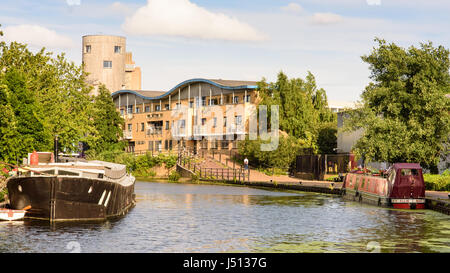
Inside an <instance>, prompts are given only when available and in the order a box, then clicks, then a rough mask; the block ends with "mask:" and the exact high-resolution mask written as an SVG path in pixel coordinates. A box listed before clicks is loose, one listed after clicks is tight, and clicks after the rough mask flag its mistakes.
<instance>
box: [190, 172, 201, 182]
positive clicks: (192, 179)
mask: <svg viewBox="0 0 450 273" xmlns="http://www.w3.org/2000/svg"><path fill="white" fill-rule="evenodd" d="M191 181H192V182H194V183H198V182H200V178H199V177H198V174H191Z"/></svg>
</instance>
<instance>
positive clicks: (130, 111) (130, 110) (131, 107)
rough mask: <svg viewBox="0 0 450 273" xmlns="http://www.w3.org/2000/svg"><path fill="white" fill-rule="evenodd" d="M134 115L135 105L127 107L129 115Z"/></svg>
mask: <svg viewBox="0 0 450 273" xmlns="http://www.w3.org/2000/svg"><path fill="white" fill-rule="evenodd" d="M132 113H133V105H128V106H127V114H132Z"/></svg>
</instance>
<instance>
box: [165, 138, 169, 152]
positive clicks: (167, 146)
mask: <svg viewBox="0 0 450 273" xmlns="http://www.w3.org/2000/svg"><path fill="white" fill-rule="evenodd" d="M164 150H166V151H167V150H169V141H168V140H167V139H166V140H165V141H164Z"/></svg>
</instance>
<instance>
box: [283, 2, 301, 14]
mask: <svg viewBox="0 0 450 273" xmlns="http://www.w3.org/2000/svg"><path fill="white" fill-rule="evenodd" d="M281 10H282V11H285V12H292V13H300V12H302V11H303V8H302V6H300V5H299V4H297V3H289V4H288V5H287V6H282V7H281Z"/></svg>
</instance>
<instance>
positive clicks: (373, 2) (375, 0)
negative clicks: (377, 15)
mask: <svg viewBox="0 0 450 273" xmlns="http://www.w3.org/2000/svg"><path fill="white" fill-rule="evenodd" d="M366 1H367V5H369V6H379V5H381V0H366Z"/></svg>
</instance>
